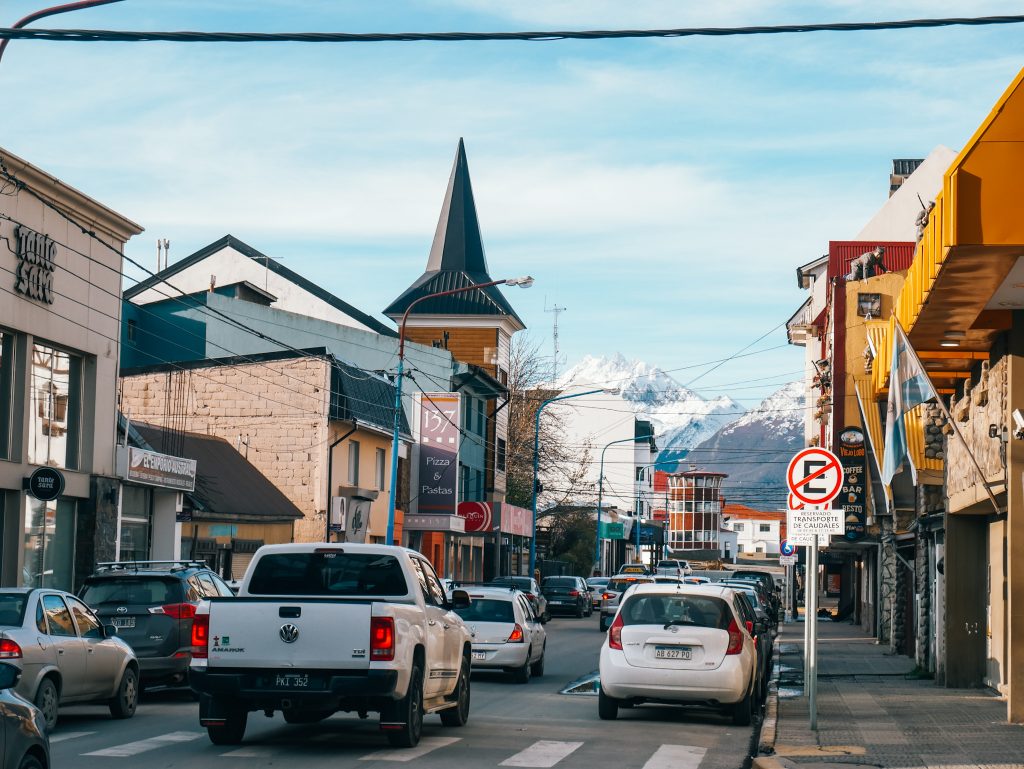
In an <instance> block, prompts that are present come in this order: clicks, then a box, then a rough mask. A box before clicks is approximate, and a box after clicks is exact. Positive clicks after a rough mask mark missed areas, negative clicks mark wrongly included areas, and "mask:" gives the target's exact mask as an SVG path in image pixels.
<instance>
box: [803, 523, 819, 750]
mask: <svg viewBox="0 0 1024 769" xmlns="http://www.w3.org/2000/svg"><path fill="white" fill-rule="evenodd" d="M807 555H808V559H807V561H808V565H807V572H808V576H809V578H808V579H807V580H806V583H807V587H806V590H809V591H810V592H808V593H807V596H808V598H807V599H805V603H804V605H805V606H806V607H807V616H806V617H805V618H804V626H805V628H806V629H807V637H808V639H809V642H810V643H809V645H808V646H807V650H806V651H805V652H804V670H805V672H806V678H807V710H808V712H809V713H810V717H811V731H816V730H817V728H818V535H817V534H815V535H814V544H812V545H811V550H810V552H809V553H808V554H807Z"/></svg>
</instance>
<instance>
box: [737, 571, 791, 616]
mask: <svg viewBox="0 0 1024 769" xmlns="http://www.w3.org/2000/svg"><path fill="white" fill-rule="evenodd" d="M775 576H776V575H775V574H774V573H773V572H770V571H762V570H760V569H736V570H735V571H733V573H732V574H730V575H729V578H730V579H747V580H750V579H753V580H757V581H758V582H759V583H761V585H762V586H763V587H764V591H765V593H766V594H767V595H768V596H769V598H770V600H771V603H772V611H773V612H775V615H774V616H775V617H776V618H777V617H778V613H779V610H780V608H781V607H782V595H781V593H782V591H781V590H780V589H779V585H778V583H777V582H776V581H775Z"/></svg>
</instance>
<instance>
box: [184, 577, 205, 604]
mask: <svg viewBox="0 0 1024 769" xmlns="http://www.w3.org/2000/svg"><path fill="white" fill-rule="evenodd" d="M204 592H205V591H204V590H203V586H202V583H201V582H200V581H199V580H198V579H196V575H194V574H193V575H192V576H191V577H189V578H188V579H187V580H185V600H186V601H201V600H203V593H204Z"/></svg>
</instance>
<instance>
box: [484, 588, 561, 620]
mask: <svg viewBox="0 0 1024 769" xmlns="http://www.w3.org/2000/svg"><path fill="white" fill-rule="evenodd" d="M486 585H487V586H497V587H501V586H504V587H509V586H515V587H516V588H517V589H519V590H521V591H522V592H523V593H524V594H525V595H526V599H527V600H528V601H529V602H530V603H531V604H533V613H534V614H536V615H537V617H538V618H539V619H540V621H541V622H547V621H548V620H549V619H551V612H550V611H549V610H548V600H547V599H546V598H545V597H544V593H543V591H541V589H540V585H538V584H537V580H535V579H534V578H533V577H495V578H494V579H492V580H491V581H490V582H487V583H486Z"/></svg>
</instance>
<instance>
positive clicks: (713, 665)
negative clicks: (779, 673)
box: [597, 584, 758, 726]
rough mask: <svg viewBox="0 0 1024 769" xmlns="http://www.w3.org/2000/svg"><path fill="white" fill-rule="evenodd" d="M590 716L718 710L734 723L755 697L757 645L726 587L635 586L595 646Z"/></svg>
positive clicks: (742, 722)
mask: <svg viewBox="0 0 1024 769" xmlns="http://www.w3.org/2000/svg"><path fill="white" fill-rule="evenodd" d="M599 669H600V681H601V684H600V690H599V692H598V706H597V709H598V715H599V716H600V717H601V718H602V719H605V720H609V719H614V718H615V717H616V716H617V715H618V709H619V707H620V706H623V705H638V704H642V703H644V702H656V703H671V704H679V705H691V704H692V705H705V706H711V707H719V708H722V709H723V710H725V711H726V712H728V713H729V714H730V715H731V716H732V721H733V723H734V724H736V725H738V726H746V725H747V724H749V723H750V721H751V718H752V716H753V712H754V707H755V704H754V703H755V702H756V700H757V697H758V692H757V685H758V670H757V647H756V645H755V642H754V639H753V637H752V636H751V634H750V633H749V632H747V629H746V627H744V624H743V618H742V614H741V609H740V605H739V601H738V600H737V598H736V596H735V594H734V593H733V591H732V590H730V589H729V588H722V587H709V586H706V585H701V586H697V585H694V586H688V585H680V586H670V585H656V584H648V585H637V586H636V587H634V588H632V589H631V590H629V592H628V593H626V595H625V597H624V598H623V601H622V605H621V606H620V607H619V610H618V611H617V612H616V615H615V619H614V621H613V622H612V625H611V627H610V628H609V630H608V637H607V638H606V639H605V642H604V644H602V646H601V659H600V668H599Z"/></svg>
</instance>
